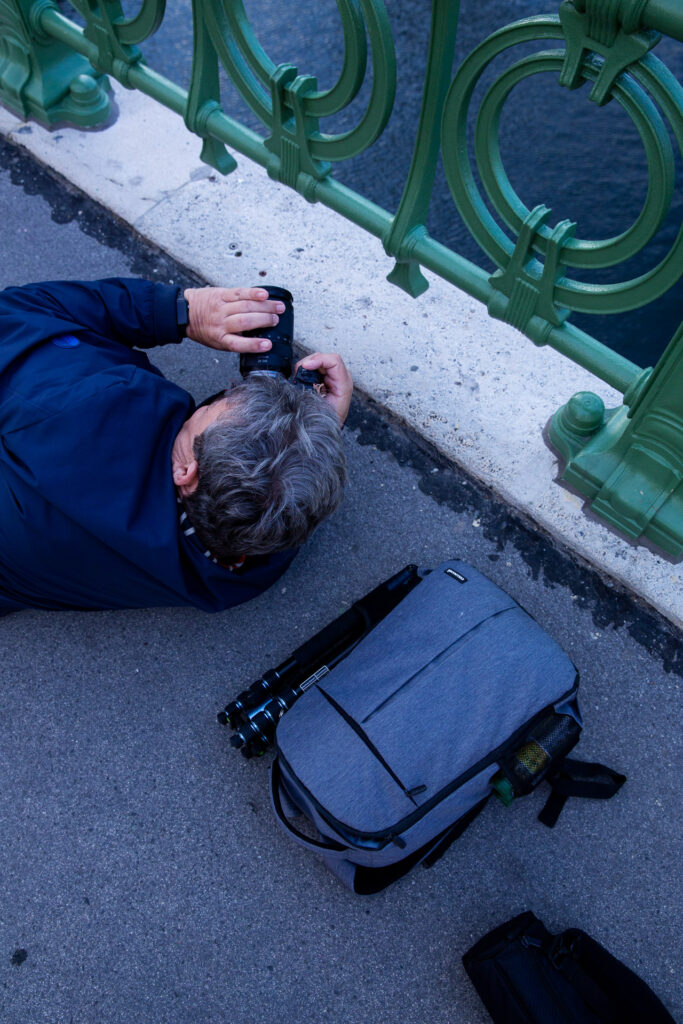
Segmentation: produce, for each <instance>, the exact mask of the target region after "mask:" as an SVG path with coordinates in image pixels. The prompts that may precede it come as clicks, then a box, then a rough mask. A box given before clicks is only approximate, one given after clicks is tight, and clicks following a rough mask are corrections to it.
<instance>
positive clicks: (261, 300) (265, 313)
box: [184, 288, 285, 352]
mask: <svg viewBox="0 0 683 1024" xmlns="http://www.w3.org/2000/svg"><path fill="white" fill-rule="evenodd" d="M184 295H185V298H186V299H187V302H188V304H189V307H190V322H189V323H188V325H187V337H188V338H191V339H192V340H193V341H198V342H199V344H200V345H207V346H208V347H209V348H216V349H220V350H222V351H224V352H267V351H268V349H269V348H271V347H272V346H271V343H270V341H269V340H268V339H267V338H243V337H242V336H241V332H242V331H252V330H257V329H258V328H259V327H274V326H275V324H276V323H277V322H278V319H279V317H278V314H279V313H283V312H284V309H285V306H284V303H283V302H280V301H279V300H274V299H269V298H268V292H267V291H266V290H265V288H186V289H185V292H184Z"/></svg>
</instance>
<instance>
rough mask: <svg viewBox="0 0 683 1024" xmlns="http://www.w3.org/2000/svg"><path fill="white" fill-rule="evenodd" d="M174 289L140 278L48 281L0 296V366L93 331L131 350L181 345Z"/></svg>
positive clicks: (16, 289) (14, 289)
mask: <svg viewBox="0 0 683 1024" xmlns="http://www.w3.org/2000/svg"><path fill="white" fill-rule="evenodd" d="M179 291H180V289H179V288H178V287H176V286H174V285H167V284H161V283H160V282H153V281H144V280H140V279H137V278H116V277H113V278H108V279H105V280H102V281H45V282H42V283H39V284H29V285H25V286H24V287H21V288H6V289H5V290H4V291H2V292H0V367H1V366H3V365H7V362H8V358H9V359H12V358H14V357H16V356H17V355H19V354H20V353H21V351H26V350H28V349H30V348H31V347H32V346H33V345H35V344H36V343H37V342H40V341H44V340H45V339H46V338H50V337H54V336H56V335H58V334H63V333H67V332H70V333H76V332H78V331H79V330H80V331H83V330H85V331H89V332H92V333H94V334H97V335H100V336H102V337H105V338H110V339H113V340H114V341H118V342H120V343H121V344H122V345H126V346H128V347H129V348H133V347H138V348H152V347H154V346H155V345H168V344H172V343H174V342H177V341H179V340H180V339H179V338H178V329H177V320H176V299H177V297H178V293H179Z"/></svg>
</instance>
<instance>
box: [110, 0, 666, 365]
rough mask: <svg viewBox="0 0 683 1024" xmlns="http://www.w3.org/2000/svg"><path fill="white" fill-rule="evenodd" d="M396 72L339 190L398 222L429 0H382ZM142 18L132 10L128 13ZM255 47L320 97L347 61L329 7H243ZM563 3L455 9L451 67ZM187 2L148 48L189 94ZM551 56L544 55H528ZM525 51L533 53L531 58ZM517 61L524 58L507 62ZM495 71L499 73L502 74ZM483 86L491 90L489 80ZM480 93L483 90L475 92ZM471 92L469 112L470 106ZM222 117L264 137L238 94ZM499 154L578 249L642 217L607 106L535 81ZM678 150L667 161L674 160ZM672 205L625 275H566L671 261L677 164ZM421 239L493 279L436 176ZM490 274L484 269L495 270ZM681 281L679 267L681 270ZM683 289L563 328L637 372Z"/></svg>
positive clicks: (491, 0)
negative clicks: (312, 79)
mask: <svg viewBox="0 0 683 1024" xmlns="http://www.w3.org/2000/svg"><path fill="white" fill-rule="evenodd" d="M386 4H387V10H388V13H389V17H390V20H391V24H392V29H393V33H394V39H395V43H396V51H397V60H398V88H397V94H396V103H395V106H394V111H393V113H392V116H391V119H390V121H389V124H388V126H387V128H386V129H385V131H384V133H383V134H382V136H381V137H380V138H379V139H378V140H377V142H376V143H375V144H374V145H373V146H372V147H371V148H370V149H369V150H368V151H367V152H366V153H364V154H362V155H360V156H358V157H356V158H354V159H353V160H350V161H347V162H346V163H345V164H343V165H340V166H338V167H337V168H336V170H335V175H336V176H337V177H338V178H339V180H341V181H343V182H344V183H345V184H347V185H349V186H350V187H351V188H353V189H355V190H357V191H358V192H360V193H362V194H363V195H365V196H368V197H369V198H370V199H372V200H374V201H375V202H377V203H379V204H380V205H381V206H383V207H384V208H385V209H387V210H389V211H391V212H393V211H394V210H395V209H396V207H397V205H398V202H399V199H400V197H401V192H402V189H403V185H404V182H405V179H406V176H407V173H408V168H409V165H410V158H411V153H412V146H413V142H414V137H415V131H416V128H417V123H418V117H419V112H420V102H421V94H422V82H423V75H424V68H425V62H426V55H427V44H428V39H429V24H430V12H431V2H430V0H386ZM127 6H128V7H129V8H130V9H131V12H132V9H133V8H134V7H135V6H137V5H135V4H133V3H132V2H131V3H130V4H128V5H127ZM245 7H246V9H247V12H248V14H249V17H250V19H251V22H252V25H253V26H254V27H255V29H256V31H257V34H258V36H259V39H260V41H261V43H262V45H263V47H264V49H265V50H266V52H267V53H268V54H269V56H270V57H271V58H272V59H273V60H274V61H275V63H280V62H288V63H292V64H295V65H296V66H297V67H298V69H299V71H300V72H301V73H307V74H313V75H317V77H318V83H319V86H320V87H321V88H324V87H329V86H330V85H332V84H333V83H334V81H336V79H337V76H338V74H339V71H340V70H341V66H342V60H343V36H342V32H341V22H340V18H339V14H338V12H337V7H336V3H335V2H334V0H316V2H315V3H314V2H298V3H295V2H292V3H287V4H285V3H279V2H275V0H245ZM557 7H558V4H556V3H554V2H548V3H546V4H544V3H543V0H533V2H532V0H462V4H461V15H460V27H459V36H458V42H457V48H456V55H455V62H454V66H456V67H457V66H458V65H459V63H460V62H461V61H462V60H463V59H464V58H465V57H466V56H467V55H468V54H469V53H470V52H471V51H472V50H473V49H474V47H475V46H476V45H477V44H478V43H479V42H481V41H482V40H483V39H484V38H485V37H486V36H487V35H489V33H490V32H492V31H494V30H496V29H498V28H501V27H502V26H504V25H506V24H509V23H510V22H512V21H515V20H516V19H518V18H522V17H526V16H529V15H532V14H544V13H554V12H556V11H557ZM191 40H192V16H191V6H190V2H189V0H169V3H168V9H167V13H166V18H165V21H164V24H163V25H162V27H161V29H160V30H159V32H158V33H157V34H156V35H155V36H154V37H152V38H151V39H150V40H148V41H147V42H146V43H145V44H144V45H143V51H144V53H145V55H146V58H147V61H148V63H149V64H150V66H152V67H154V68H155V69H156V70H158V71H160V72H161V73H162V74H164V75H167V76H168V77H170V78H173V79H174V80H175V81H177V82H179V83H180V84H182V85H184V86H185V87H187V85H188V84H189V78H190V69H191V52H192V42H191ZM548 48H556V47H553V46H549V45H548V44H546V45H545V46H544V45H542V44H541V45H539V46H536V45H534V46H532V48H531V49H532V50H534V51H535V50H537V49H548ZM527 52H528V51H527ZM512 53H513V55H514V59H518V57H520V56H523V55H524V54H523V53H522V52H520V51H512ZM655 53H656V55H657V56H658V57H659V58H660V59H661V60H663V61H664V62H665V63H666V64H667V65H668V67H669V68H670V70H671V71H672V72H673V73H674V74H675V75H676V76H677V77H678V79H679V80H680V79H681V77H682V75H683V44H680V43H677V42H676V41H674V40H670V39H663V40H662V41H661V43H660V44H659V45H658V46H657V48H656V50H655ZM502 60H503V61H504V62H505V63H501V64H497V65H495V67H496V70H497V72H499V71H500V70H502V68H503V67H506V66H509V64H510V63H511V60H510V58H507V60H506V58H502ZM489 81H490V78H489ZM484 84H485V83H484ZM367 93H368V88H367V85H366V87H364V89H363V90H362V91H361V94H360V96H359V97H358V98H357V100H356V101H355V102H354V104H352V105H351V107H349V108H348V109H347V111H346V112H344V114H342V115H339V116H338V117H337V118H336V120H334V121H333V123H330V119H328V121H327V122H326V123H325V125H324V126H321V127H322V128H323V130H324V131H338V130H340V129H348V128H349V127H351V126H353V125H354V124H356V123H357V122H358V119H359V118H360V116H361V115H362V112H363V110H364V100H365V99H366V97H367ZM481 94H482V89H481V87H480V88H479V90H478V92H477V93H475V100H474V104H473V109H475V110H476V107H477V97H478V96H480V95H481ZM222 100H223V104H224V109H225V110H226V112H227V113H229V114H231V115H233V116H235V117H237V118H238V119H239V120H240V121H242V122H243V123H245V124H248V125H249V127H251V128H253V129H255V130H261V131H262V126H261V125H260V122H259V121H258V120H257V118H256V117H255V116H254V115H253V114H252V112H251V111H250V110H249V108H248V107H246V105H245V104H244V103H243V101H242V99H241V97H240V96H239V95H238V94H237V92H236V90H235V89H234V88H233V87H232V86H231V85H230V83H228V82H227V81H224V82H223V89H222ZM500 137H501V153H502V157H503V160H504V164H505V167H506V170H507V173H508V176H509V178H510V180H511V182H512V184H513V185H514V187H515V189H516V190H517V192H518V193H519V195H520V197H521V198H522V199H523V201H524V202H525V204H526V205H527V206H528V207H529V208H531V207H533V206H535V205H536V204H537V203H545V205H546V206H549V207H551V209H552V215H551V223H553V224H554V223H557V221H559V220H561V219H563V218H565V217H567V218H569V219H571V220H573V221H576V222H577V224H578V228H577V236H578V237H582V238H593V239H601V238H606V237H611V236H613V235H615V234H618V233H620V232H621V231H624V230H625V229H626V228H627V227H629V226H630V225H631V224H632V223H633V221H634V220H635V219H636V218H637V216H638V214H639V212H640V209H641V207H642V204H643V201H644V198H645V195H646V192H647V183H648V169H647V162H646V159H645V153H644V150H643V147H642V143H641V140H640V137H639V135H638V133H637V131H636V129H635V127H634V125H633V124H632V122H631V120H630V118H629V117H628V115H627V114H626V113H625V112H624V111H623V110H622V109H621V108H620V107H619V106H618V104H617V103H615V102H612V103H609V104H607V105H606V106H605V107H603V108H598V107H596V106H595V105H594V104H593V103H590V102H589V101H588V89H587V88H586V87H584V88H582V89H579V90H577V92H575V93H570V92H569V91H568V90H567V89H563V88H560V87H559V86H558V85H557V81H556V78H553V76H551V75H536V76H535V77H534V78H533V79H528V80H527V81H526V82H524V83H522V84H521V85H520V86H518V87H517V88H516V89H515V90H514V92H513V94H512V97H511V102H508V104H507V106H506V108H505V111H504V114H503V118H502V122H501V135H500ZM674 151H675V148H674ZM676 170H677V192H676V199H675V201H674V203H673V205H672V208H671V210H670V211H669V215H668V217H667V219H666V221H665V223H664V224H663V226H662V227H661V228H660V230H659V231H658V233H657V235H656V236H655V238H654V239H653V241H652V243H651V244H650V245H649V246H648V247H647V248H646V250H645V251H644V252H643V253H642V254H640V255H639V256H638V257H635V258H633V259H632V260H631V261H629V263H628V264H627V265H622V266H620V267H617V268H612V269H611V270H607V271H601V272H599V273H598V272H593V275H592V276H589V274H588V272H574V274H575V275H576V276H577V277H579V276H581V277H582V279H584V280H588V281H605V282H606V281H617V280H623V279H625V278H631V277H635V276H637V275H639V274H641V273H644V272H645V271H646V270H648V269H649V268H650V267H653V266H655V265H656V264H657V263H658V262H659V261H660V260H661V259H662V258H663V256H664V255H665V254H666V252H667V251H668V249H669V248H670V246H671V244H672V242H673V240H674V239H675V237H676V234H677V232H678V229H679V227H680V224H681V220H682V219H683V217H682V215H683V188H682V187H681V181H682V179H683V164H682V162H681V158H680V154H678V157H677V169H676ZM428 228H429V230H430V233H431V234H432V235H433V236H434V237H435V238H437V239H438V240H439V241H442V242H444V243H445V244H447V245H448V246H450V247H451V248H453V249H454V250H456V251H457V252H459V253H461V254H462V255H464V256H466V257H468V258H469V259H471V260H473V261H474V262H477V263H479V264H480V265H481V266H486V267H489V266H491V265H490V264H489V262H488V260H487V257H486V256H485V255H484V254H483V253H482V251H481V250H480V249H479V247H478V245H477V244H476V242H474V240H473V239H472V238H471V236H470V235H469V232H468V230H467V228H466V227H465V225H464V224H463V222H462V220H461V219H460V216H459V214H458V212H457V210H456V208H455V205H454V203H453V199H452V197H451V194H450V191H449V188H448V185H447V183H446V180H445V176H444V174H443V171H442V170H441V168H439V171H438V173H437V180H436V185H435V189H434V194H433V197H432V202H431V207H430V212H429V218H428ZM491 269H493V267H491ZM681 269H682V270H683V268H681ZM682 310H683V286H682V285H681V282H679V284H678V286H676V287H675V288H673V289H671V290H670V292H669V293H668V294H667V295H665V296H663V297H662V298H660V299H658V300H657V301H656V302H654V303H651V304H650V305H649V306H646V307H643V308H641V309H640V310H634V311H631V312H629V313H626V314H620V315H615V316H600V317H597V316H591V317H588V316H581V315H577V314H574V315H573V316H572V318H571V320H572V322H573V323H575V324H576V325H577V326H579V327H582V328H583V329H584V330H587V331H589V332H590V333H591V334H593V335H595V336H596V337H597V338H599V339H600V340H601V341H604V342H605V343H606V344H608V345H609V346H610V347H612V348H614V349H615V350H617V351H619V352H621V353H622V354H623V355H625V356H627V357H628V358H629V359H632V360H633V361H634V362H637V363H640V364H641V365H644V366H646V365H651V364H652V363H654V362H655V361H656V360H657V359H658V357H659V355H661V353H662V351H663V350H664V347H665V346H666V344H667V342H668V341H669V340H670V338H671V336H672V335H673V333H674V330H675V329H676V327H677V326H678V324H679V323H680V321H681V317H682Z"/></svg>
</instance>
